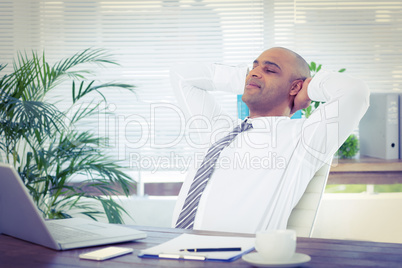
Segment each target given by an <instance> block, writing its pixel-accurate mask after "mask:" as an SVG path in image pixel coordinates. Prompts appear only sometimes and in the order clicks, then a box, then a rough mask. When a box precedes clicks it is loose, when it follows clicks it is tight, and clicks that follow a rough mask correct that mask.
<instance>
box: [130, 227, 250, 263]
mask: <svg viewBox="0 0 402 268" xmlns="http://www.w3.org/2000/svg"><path fill="white" fill-rule="evenodd" d="M254 243H255V237H238V236H209V235H195V234H182V235H180V236H178V237H176V238H173V239H171V240H169V241H167V242H165V243H162V244H160V245H157V246H154V247H151V248H148V249H144V250H141V252H140V254H139V255H138V257H140V258H158V259H174V260H198V261H224V262H231V261H234V260H237V259H239V258H240V257H241V256H242V255H244V254H246V253H249V252H250V251H252V250H253V249H254ZM224 248H226V249H230V248H236V249H239V250H235V251H224V250H223V249H224ZM196 249H198V251H197V250H196ZM200 249H205V250H207V251H205V252H200ZM209 250H211V251H209ZM212 250H216V251H212ZM221 250H222V251H221Z"/></svg>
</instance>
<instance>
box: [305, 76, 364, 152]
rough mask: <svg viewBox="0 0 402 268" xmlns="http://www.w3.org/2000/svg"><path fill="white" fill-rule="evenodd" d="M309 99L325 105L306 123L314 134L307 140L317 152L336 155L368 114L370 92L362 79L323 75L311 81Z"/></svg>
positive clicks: (308, 131) (308, 132)
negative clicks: (320, 149)
mask: <svg viewBox="0 0 402 268" xmlns="http://www.w3.org/2000/svg"><path fill="white" fill-rule="evenodd" d="M308 95H309V98H310V99H312V100H314V101H323V102H325V104H322V105H320V106H319V108H318V109H317V110H316V111H315V112H314V113H313V114H312V115H311V116H310V118H309V119H308V120H307V121H306V124H307V125H310V126H311V127H310V130H312V131H310V130H307V131H306V133H307V134H308V135H306V136H307V137H308V138H306V139H305V140H306V141H307V143H309V144H312V145H314V146H317V148H324V147H325V148H326V150H327V153H328V152H330V153H335V152H336V150H337V149H338V148H339V146H340V145H342V143H343V142H344V141H345V140H346V138H347V137H348V136H349V135H350V134H351V132H352V131H353V130H355V129H356V128H357V127H358V125H359V121H360V119H361V118H362V117H363V115H364V114H365V112H366V111H367V108H368V106H369V95H370V94H369V89H368V87H367V85H366V84H365V83H364V82H363V81H362V80H360V79H356V78H353V77H350V76H348V75H346V74H342V73H337V72H326V71H321V72H319V73H317V74H316V76H315V77H314V78H313V79H312V80H311V82H310V84H309V86H308ZM305 129H308V128H305ZM320 144H321V145H320ZM320 146H321V147H320ZM311 147H312V146H311Z"/></svg>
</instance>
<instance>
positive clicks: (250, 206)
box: [171, 64, 369, 233]
mask: <svg viewBox="0 0 402 268" xmlns="http://www.w3.org/2000/svg"><path fill="white" fill-rule="evenodd" d="M246 72H247V67H234V66H225V65H221V64H191V65H188V64H179V65H176V66H175V67H174V68H173V69H172V70H171V81H172V85H173V88H174V91H175V94H176V96H177V98H178V100H179V104H180V106H181V108H182V109H183V112H184V114H185V115H186V120H187V122H191V124H190V123H189V126H191V129H195V128H197V129H199V130H200V132H199V133H200V138H201V139H200V141H201V142H199V143H198V144H193V147H197V148H202V149H203V150H204V151H206V150H207V149H208V148H209V147H210V145H212V143H214V142H215V141H216V140H217V139H219V138H221V137H223V136H225V135H227V134H228V133H229V132H230V131H231V130H232V129H233V128H234V127H235V126H236V124H238V120H237V119H232V118H230V117H229V116H228V115H226V114H225V113H224V111H222V109H221V107H220V105H219V104H218V103H217V102H216V100H215V99H214V98H213V96H212V95H211V94H210V92H209V91H230V92H232V93H235V94H242V93H243V91H244V84H245V77H246ZM308 95H309V97H310V99H312V100H315V101H325V102H326V103H325V104H322V105H320V106H319V108H318V109H317V110H316V111H314V113H313V114H312V115H311V116H310V117H309V118H308V119H290V118H289V117H285V116H275V117H259V118H253V119H251V120H250V121H251V123H252V125H253V128H252V129H250V130H248V131H246V132H243V133H240V134H239V135H238V136H237V137H236V138H235V140H234V141H233V142H232V143H231V144H230V145H229V146H228V147H227V148H225V149H224V150H223V151H222V152H221V154H220V156H219V159H218V162H217V164H216V167H215V170H214V172H213V174H212V176H211V178H210V179H209V181H208V184H207V186H206V188H205V190H204V192H203V194H202V197H201V200H200V203H199V206H198V210H197V214H196V217H195V221H194V229H202V230H213V231H227V232H242V233H255V232H256V231H259V230H268V229H285V228H286V225H287V221H288V218H289V215H290V213H291V211H292V209H293V207H294V206H296V204H297V203H298V201H299V199H300V198H301V196H302V195H303V193H304V191H305V189H306V187H307V185H308V183H309V181H310V180H311V178H312V177H313V176H314V174H315V172H316V171H317V170H318V169H320V168H321V167H322V166H323V164H324V163H326V164H330V163H329V162H330V159H332V156H333V155H334V153H335V152H336V151H337V149H338V148H339V146H340V145H342V143H343V142H344V141H345V140H346V138H347V137H348V136H349V135H350V133H351V132H352V131H353V130H354V129H355V128H356V127H357V126H358V123H359V121H360V119H361V117H362V116H363V115H364V113H365V112H366V110H367V108H368V103H369V90H368V88H367V86H366V85H365V84H364V83H363V82H362V81H361V80H358V79H355V78H352V77H350V76H348V75H346V74H341V73H337V72H327V71H320V72H319V73H317V74H316V75H315V77H314V78H313V79H312V80H311V82H310V84H309V86H308ZM195 149H196V148H195ZM204 155H205V154H203V155H202V157H195V159H194V160H195V163H194V165H192V166H191V167H192V168H190V170H189V171H188V174H187V177H186V179H185V181H184V183H183V186H182V188H181V190H180V193H179V196H178V200H177V203H176V207H175V210H174V215H173V222H172V224H173V226H174V225H175V223H176V220H177V218H178V216H179V214H180V211H181V209H182V206H183V203H184V200H185V198H186V196H187V192H188V190H189V188H190V185H191V183H192V181H193V178H194V175H195V173H196V171H197V168H198V166H199V165H200V164H201V161H202V158H203V156H204Z"/></svg>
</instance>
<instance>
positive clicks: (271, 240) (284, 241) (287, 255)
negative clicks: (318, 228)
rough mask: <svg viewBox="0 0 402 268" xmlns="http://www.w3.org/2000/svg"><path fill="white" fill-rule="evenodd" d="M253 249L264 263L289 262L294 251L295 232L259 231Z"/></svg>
mask: <svg viewBox="0 0 402 268" xmlns="http://www.w3.org/2000/svg"><path fill="white" fill-rule="evenodd" d="M255 249H256V250H257V252H258V254H259V255H260V256H261V257H262V258H263V259H264V260H266V261H273V262H282V261H286V260H289V259H291V258H292V257H293V255H294V254H295V251H296V231H294V230H273V231H259V232H257V233H256V236H255Z"/></svg>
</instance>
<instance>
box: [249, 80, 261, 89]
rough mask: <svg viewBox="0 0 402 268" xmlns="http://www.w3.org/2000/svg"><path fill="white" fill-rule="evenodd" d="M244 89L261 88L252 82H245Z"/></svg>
mask: <svg viewBox="0 0 402 268" xmlns="http://www.w3.org/2000/svg"><path fill="white" fill-rule="evenodd" d="M246 88H250V89H251V88H261V86H260V85H259V84H257V83H256V82H254V81H247V83H246Z"/></svg>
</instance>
